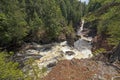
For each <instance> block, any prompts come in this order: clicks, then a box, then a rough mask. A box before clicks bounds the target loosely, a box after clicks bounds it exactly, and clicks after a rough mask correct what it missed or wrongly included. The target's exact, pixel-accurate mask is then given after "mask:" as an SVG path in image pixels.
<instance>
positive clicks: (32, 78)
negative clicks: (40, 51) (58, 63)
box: [25, 59, 47, 80]
mask: <svg viewBox="0 0 120 80" xmlns="http://www.w3.org/2000/svg"><path fill="white" fill-rule="evenodd" d="M25 64H26V66H27V67H26V68H25V69H26V71H25V80H41V78H42V77H43V76H44V73H45V72H46V71H47V68H45V67H43V68H42V69H40V68H39V67H38V64H37V63H36V62H35V61H34V59H29V60H27V61H26V63H25Z"/></svg>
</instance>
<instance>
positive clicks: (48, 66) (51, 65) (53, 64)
mask: <svg viewBox="0 0 120 80" xmlns="http://www.w3.org/2000/svg"><path fill="white" fill-rule="evenodd" d="M54 66H56V62H52V63H49V64H48V65H47V68H51V67H54Z"/></svg>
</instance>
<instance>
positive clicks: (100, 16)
mask: <svg viewBox="0 0 120 80" xmlns="http://www.w3.org/2000/svg"><path fill="white" fill-rule="evenodd" d="M97 3H99V5H100V6H98V7H97V8H96V7H93V6H96V4H97ZM119 8H120V1H119V0H111V1H110V0H90V3H89V4H88V14H87V15H86V16H85V19H86V20H87V21H88V22H93V21H96V22H97V26H96V27H97V31H98V32H97V34H99V35H102V36H104V35H107V40H108V42H109V44H110V45H117V44H118V43H119V41H120V28H119V27H120V26H119V25H120V23H119V21H120V10H119ZM94 24H96V23H93V25H94Z"/></svg>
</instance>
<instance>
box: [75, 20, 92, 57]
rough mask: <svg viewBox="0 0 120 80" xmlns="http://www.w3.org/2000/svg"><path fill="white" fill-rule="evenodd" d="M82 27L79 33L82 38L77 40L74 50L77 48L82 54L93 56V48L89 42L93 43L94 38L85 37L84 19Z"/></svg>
mask: <svg viewBox="0 0 120 80" xmlns="http://www.w3.org/2000/svg"><path fill="white" fill-rule="evenodd" d="M81 22H82V23H81V26H80V28H79V29H78V31H77V35H78V36H80V37H81V38H79V40H77V41H76V42H74V48H76V49H77V50H79V51H80V52H81V53H83V54H85V55H88V54H92V51H91V48H92V46H91V45H90V43H89V42H91V41H92V37H85V36H84V34H83V32H82V31H83V30H84V29H83V27H84V22H85V21H84V19H82V21H81Z"/></svg>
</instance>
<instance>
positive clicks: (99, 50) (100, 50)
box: [93, 48, 106, 55]
mask: <svg viewBox="0 0 120 80" xmlns="http://www.w3.org/2000/svg"><path fill="white" fill-rule="evenodd" d="M104 52H106V50H105V49H104V48H100V49H97V50H95V51H94V52H93V55H98V54H100V53H104Z"/></svg>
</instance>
